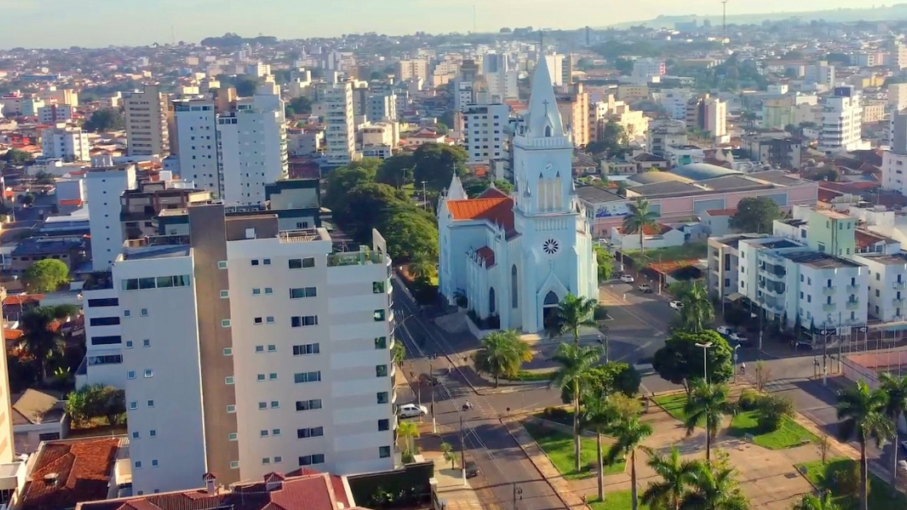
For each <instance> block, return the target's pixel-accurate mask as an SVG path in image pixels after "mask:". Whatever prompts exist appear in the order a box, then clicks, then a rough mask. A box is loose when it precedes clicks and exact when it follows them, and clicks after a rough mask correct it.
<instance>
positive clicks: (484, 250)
mask: <svg viewBox="0 0 907 510" xmlns="http://www.w3.org/2000/svg"><path fill="white" fill-rule="evenodd" d="M476 257H478V259H479V260H480V261H484V262H485V267H491V266H493V265H494V250H492V249H491V248H489V247H487V246H483V247H481V248H479V249H478V250H476Z"/></svg>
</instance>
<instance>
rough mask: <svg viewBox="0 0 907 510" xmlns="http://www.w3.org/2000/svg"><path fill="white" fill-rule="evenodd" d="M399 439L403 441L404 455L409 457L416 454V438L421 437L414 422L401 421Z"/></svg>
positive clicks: (398, 432)
mask: <svg viewBox="0 0 907 510" xmlns="http://www.w3.org/2000/svg"><path fill="white" fill-rule="evenodd" d="M397 437H398V438H400V439H401V440H403V444H404V446H403V448H404V455H405V456H406V453H409V456H411V455H415V454H416V438H417V437H419V427H418V426H417V425H416V423H415V422H412V421H400V422H398V423H397Z"/></svg>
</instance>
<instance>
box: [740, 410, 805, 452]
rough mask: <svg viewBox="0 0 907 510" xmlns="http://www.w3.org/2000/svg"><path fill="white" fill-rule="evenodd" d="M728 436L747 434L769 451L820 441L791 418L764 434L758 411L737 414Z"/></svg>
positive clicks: (755, 442)
mask: <svg viewBox="0 0 907 510" xmlns="http://www.w3.org/2000/svg"><path fill="white" fill-rule="evenodd" d="M728 434H730V435H732V436H736V437H743V436H745V435H747V434H752V435H753V443H754V444H756V445H759V446H761V447H763V448H768V449H769V450H783V449H785V448H793V447H795V446H800V445H801V444H803V443H807V442H817V441H818V440H819V438H818V437H816V435H815V434H813V433H812V432H810V431H808V430H806V429H804V428H803V427H801V426H800V425H798V424H797V422H795V421H794V420H792V419H790V418H785V419H784V421H782V422H781V426H780V427H779V428H778V430H775V431H773V432H765V433H763V432H762V431H761V430H760V429H759V413H758V411H743V412H740V413H737V415H736V416H734V418H733V419H732V420H731V427H730V428H729V429H728Z"/></svg>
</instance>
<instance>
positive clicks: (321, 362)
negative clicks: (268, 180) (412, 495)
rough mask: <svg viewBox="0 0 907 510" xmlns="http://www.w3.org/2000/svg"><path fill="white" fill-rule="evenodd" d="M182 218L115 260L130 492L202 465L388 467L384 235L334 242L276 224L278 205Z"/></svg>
mask: <svg viewBox="0 0 907 510" xmlns="http://www.w3.org/2000/svg"><path fill="white" fill-rule="evenodd" d="M188 221H189V235H188V236H165V237H160V238H150V239H147V240H146V241H142V242H135V243H134V245H132V246H127V247H126V248H125V249H124V253H123V254H122V255H121V256H120V258H119V259H118V260H117V263H116V265H115V266H114V268H113V288H114V289H115V290H116V291H117V298H118V303H119V315H120V316H121V317H122V341H123V343H124V348H123V350H122V352H123V370H124V371H125V374H126V400H127V415H128V420H127V422H128V424H129V425H128V426H129V435H130V460H131V461H132V464H133V469H132V476H133V490H134V491H137V492H139V491H140V492H143V493H146V494H150V493H152V492H155V491H161V492H164V491H170V490H179V489H183V488H191V487H192V486H194V485H195V483H196V482H195V480H196V479H197V475H198V473H199V472H205V471H209V472H215V473H218V479H219V480H223V481H224V483H227V484H229V483H232V482H235V481H238V480H248V479H251V478H258V477H261V476H263V475H264V474H266V473H268V472H271V471H291V470H294V469H296V468H297V467H311V468H314V469H318V470H321V471H329V472H331V473H336V474H349V473H361V472H367V471H375V470H384V469H390V468H392V467H393V465H394V447H393V444H394V430H395V429H396V419H395V413H394V407H393V406H394V401H395V394H394V390H393V382H392V381H393V376H394V370H395V369H394V366H393V363H392V362H391V355H390V351H391V349H392V348H393V342H394V340H393V336H392V321H393V320H394V318H393V315H392V314H393V310H392V308H391V306H390V303H391V301H392V299H391V291H392V288H391V283H390V274H391V273H390V271H391V260H390V259H389V258H388V257H387V256H386V255H385V251H384V250H385V246H384V241H383V239H381V237H380V235H378V234H377V233H375V234H374V242H373V246H372V247H371V249H368V250H364V251H357V252H344V253H334V252H333V250H332V241H331V238H330V236H329V235H328V233H327V231H326V230H324V229H320V228H319V229H308V230H293V231H281V230H280V229H279V227H278V221H279V220H278V218H277V217H276V216H274V215H252V214H249V215H243V214H238V215H230V216H226V215H225V209H224V206H223V205H222V204H205V205H192V206H190V207H189V209H188ZM187 237H188V240H187ZM174 353H179V356H174ZM155 468H159V469H155Z"/></svg>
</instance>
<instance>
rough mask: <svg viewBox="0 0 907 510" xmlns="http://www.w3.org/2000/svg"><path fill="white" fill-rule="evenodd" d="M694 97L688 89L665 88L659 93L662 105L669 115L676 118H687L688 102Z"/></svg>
mask: <svg viewBox="0 0 907 510" xmlns="http://www.w3.org/2000/svg"><path fill="white" fill-rule="evenodd" d="M692 97H693V94H692V92H690V91H689V90H687V89H670V90H663V91H661V92H660V93H659V99H660V102H661V106H662V107H663V108H664V109H665V110H667V112H668V115H669V116H670V117H671V118H672V119H675V120H686V118H687V103H688V102H689V101H690V99H691V98H692Z"/></svg>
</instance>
